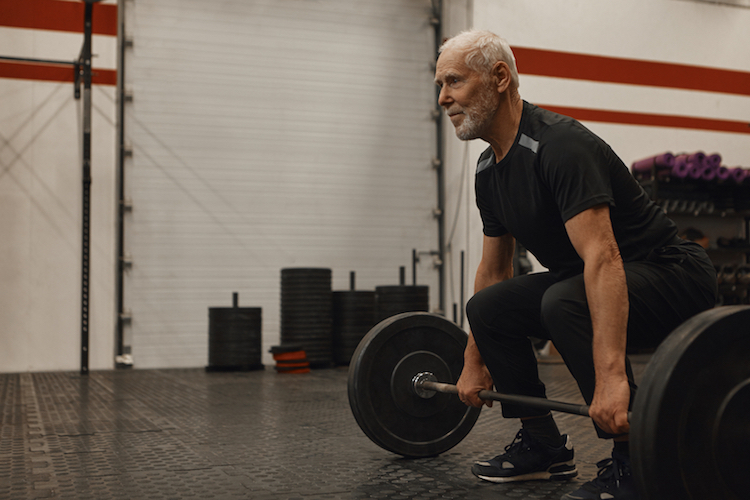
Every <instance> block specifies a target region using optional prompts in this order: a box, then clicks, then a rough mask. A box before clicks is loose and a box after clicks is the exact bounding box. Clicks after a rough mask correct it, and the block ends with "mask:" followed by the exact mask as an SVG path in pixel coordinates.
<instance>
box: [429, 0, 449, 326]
mask: <svg viewBox="0 0 750 500" xmlns="http://www.w3.org/2000/svg"><path fill="white" fill-rule="evenodd" d="M442 17H443V2H442V0H432V18H431V23H432V26H433V29H434V40H435V61H437V55H438V54H437V51H438V49H439V48H440V46H441V45H442V44H443V25H442ZM439 95H440V92H439V90H436V92H435V133H436V144H435V155H436V157H435V159H436V161H435V170H436V173H437V211H436V217H437V220H438V259H439V260H440V265H439V266H438V286H439V290H440V291H439V295H440V296H439V300H438V308H439V309H440V313H441V314H443V315H445V314H446V310H445V216H444V213H445V167H444V165H443V160H444V157H445V152H444V145H443V119H442V115H443V112H442V109H440V105H439V104H438V103H437V99H438V97H439Z"/></svg>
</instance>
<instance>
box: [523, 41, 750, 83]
mask: <svg viewBox="0 0 750 500" xmlns="http://www.w3.org/2000/svg"><path fill="white" fill-rule="evenodd" d="M513 53H514V54H515V55H516V59H517V64H518V71H519V73H522V74H526V75H538V76H551V77H557V78H572V79H574V80H591V81H595V82H609V83H624V84H629V85H650V86H653V87H668V88H675V89H688V90H702V91H708V92H722V93H726V94H739V95H750V73H748V72H744V71H733V70H727V69H717V68H708V67H705V66H688V65H686V64H673V63H663V62H653V61H643V60H636V59H624V58H618V57H604V56H595V55H589V54H574V53H571V52H557V51H552V50H542V49H530V48H526V47H513Z"/></svg>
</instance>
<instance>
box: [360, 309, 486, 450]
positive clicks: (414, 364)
mask: <svg viewBox="0 0 750 500" xmlns="http://www.w3.org/2000/svg"><path fill="white" fill-rule="evenodd" d="M466 339H467V335H466V333H465V332H464V331H463V330H462V329H461V328H459V327H458V326H457V325H456V324H455V323H453V322H451V321H449V320H447V319H445V318H444V317H442V316H438V315H436V314H431V313H424V312H411V313H404V314H399V315H397V316H393V317H391V318H388V319H386V320H383V321H382V322H380V323H378V324H377V325H376V326H375V327H373V328H372V330H370V331H369V332H368V333H367V335H365V337H364V338H363V339H362V341H361V342H360V343H359V346H357V349H356V350H355V352H354V354H353V356H352V359H351V362H350V364H349V380H348V392H349V405H350V406H351V409H352V413H353V414H354V417H355V419H356V420H357V423H358V424H359V426H360V427H361V428H362V431H363V432H364V433H365V434H366V435H367V437H369V438H370V439H371V440H372V441H373V442H374V443H375V444H377V445H379V446H380V447H382V448H384V449H386V450H388V451H391V452H393V453H397V454H399V455H403V456H405V457H414V458H417V457H428V456H434V455H438V454H440V453H443V452H444V451H447V450H449V449H451V448H453V447H454V446H455V445H456V444H458V443H459V442H460V441H461V440H462V439H463V438H464V437H465V436H466V434H468V433H469V431H470V430H471V428H472V427H473V426H474V423H475V422H476V420H477V418H478V417H479V413H480V410H479V409H477V408H470V407H467V406H465V405H464V404H463V403H461V401H459V399H458V397H457V396H455V395H453V394H442V393H437V394H435V396H434V397H432V398H430V399H423V398H421V397H419V396H418V395H417V394H416V392H414V391H413V390H412V378H413V377H414V376H415V375H417V374H418V373H419V372H422V371H433V373H434V374H435V375H436V377H437V378H438V380H439V381H441V382H447V383H451V384H455V383H456V382H457V381H458V377H459V375H460V374H461V369H462V368H463V352H464V348H465V346H466ZM412 372H413V373H412ZM435 372H437V373H435Z"/></svg>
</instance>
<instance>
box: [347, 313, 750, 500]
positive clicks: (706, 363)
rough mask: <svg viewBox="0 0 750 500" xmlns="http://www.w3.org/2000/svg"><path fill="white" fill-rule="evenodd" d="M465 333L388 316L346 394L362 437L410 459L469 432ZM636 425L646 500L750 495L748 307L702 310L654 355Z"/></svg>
mask: <svg viewBox="0 0 750 500" xmlns="http://www.w3.org/2000/svg"><path fill="white" fill-rule="evenodd" d="M466 341H467V334H466V332H464V331H463V330H462V329H461V328H459V327H458V326H457V325H456V324H455V323H453V322H452V321H449V320H447V319H446V318H444V317H442V316H439V315H436V314H431V313H425V312H413V313H403V314H399V315H396V316H393V317H391V318H388V319H385V320H383V321H382V322H380V323H379V324H378V325H376V326H375V327H373V328H372V329H371V330H370V331H369V332H368V333H367V335H365V337H364V338H363V339H362V341H361V342H360V344H359V346H358V347H357V349H356V350H355V352H354V355H353V356H352V359H351V362H350V365H349V377H348V396H349V404H350V407H351V409H352V413H353V415H354V417H355V419H356V421H357V424H358V425H359V426H360V428H361V429H362V431H363V432H364V433H365V435H366V436H367V437H368V438H370V440H372V441H373V442H374V443H375V444H377V445H378V446H380V447H381V448H384V449H385V450H388V451H391V452H393V453H396V454H399V455H402V456H404V457H409V458H420V457H428V456H435V455H439V454H440V453H443V452H445V451H447V450H449V449H451V448H452V447H454V446H456V445H457V444H458V443H459V442H460V441H461V440H462V439H463V438H464V437H465V436H466V435H467V434H468V433H469V431H470V430H471V429H472V427H473V426H474V423H475V422H476V420H477V418H478V417H479V414H480V409H479V408H473V407H468V406H466V405H464V404H463V403H461V402H460V401H459V400H458V398H457V397H455V394H456V393H457V388H456V387H455V385H452V384H455V382H457V380H458V377H459V375H460V373H461V370H462V368H463V351H464V348H465V346H466ZM480 397H481V398H482V399H488V400H493V401H494V400H497V401H500V402H511V403H521V404H526V405H528V406H533V407H537V408H543V409H550V410H554V411H562V412H566V413H572V414H576V415H583V416H588V407H587V406H585V405H578V404H573V403H565V402H560V401H551V400H546V399H543V398H530V399H529V398H527V397H525V396H518V395H509V394H500V393H497V392H494V391H482V392H481V393H480ZM629 421H630V450H631V457H632V467H633V475H634V478H635V480H636V483H637V484H638V487H639V490H640V491H641V495H642V496H643V498H645V499H647V500H648V499H657V498H659V499H662V498H722V499H726V500H739V499H744V498H747V494H748V492H749V491H750V475H748V474H747V473H746V471H747V470H750V454H749V453H747V450H748V449H750V306H724V307H717V308H714V309H712V310H709V311H705V312H702V313H700V314H697V315H696V316H694V317H693V318H691V319H689V320H688V321H686V322H685V323H683V324H682V325H681V326H679V327H678V328H676V329H675V331H673V332H672V333H671V334H670V335H669V336H668V337H667V338H666V339H665V340H664V341H663V342H662V344H661V345H660V346H659V348H658V349H657V350H656V352H655V353H654V354H653V355H652V357H651V360H650V361H649V363H648V365H647V366H646V369H645V370H644V372H643V375H642V377H641V380H640V386H639V388H638V391H637V392H636V395H635V400H634V403H633V408H632V411H631V412H630V413H629Z"/></svg>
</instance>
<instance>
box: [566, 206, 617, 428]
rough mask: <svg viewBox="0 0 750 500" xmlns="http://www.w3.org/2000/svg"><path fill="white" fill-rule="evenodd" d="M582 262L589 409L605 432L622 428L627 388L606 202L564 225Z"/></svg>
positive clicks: (613, 242)
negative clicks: (590, 362) (590, 356)
mask: <svg viewBox="0 0 750 500" xmlns="http://www.w3.org/2000/svg"><path fill="white" fill-rule="evenodd" d="M565 229H566V230H567V232H568V237H569V238H570V241H571V243H573V247H575V249H576V251H577V252H578V255H580V257H581V259H583V262H584V271H583V281H584V284H585V287H586V299H587V300H588V305H589V310H590V312H591V323H592V326H593V330H594V340H593V345H592V348H593V353H594V369H595V372H596V388H595V390H594V399H593V401H592V402H591V409H590V410H589V413H590V415H591V418H593V419H594V422H596V424H597V425H598V426H599V427H600V428H601V429H603V430H604V431H606V432H609V433H611V434H623V433H626V432H628V430H629V425H628V403H629V401H630V386H629V384H628V377H627V374H626V371H625V347H626V344H627V325H628V310H629V304H628V287H627V282H626V279H625V269H624V266H623V262H622V257H621V256H620V249H619V247H618V245H617V240H616V239H615V236H614V232H613V230H612V221H611V220H610V217H609V206H608V205H597V206H595V207H593V208H590V209H588V210H584V211H583V212H581V213H580V214H578V215H576V216H574V217H573V218H571V219H570V220H568V222H566V223H565Z"/></svg>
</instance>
